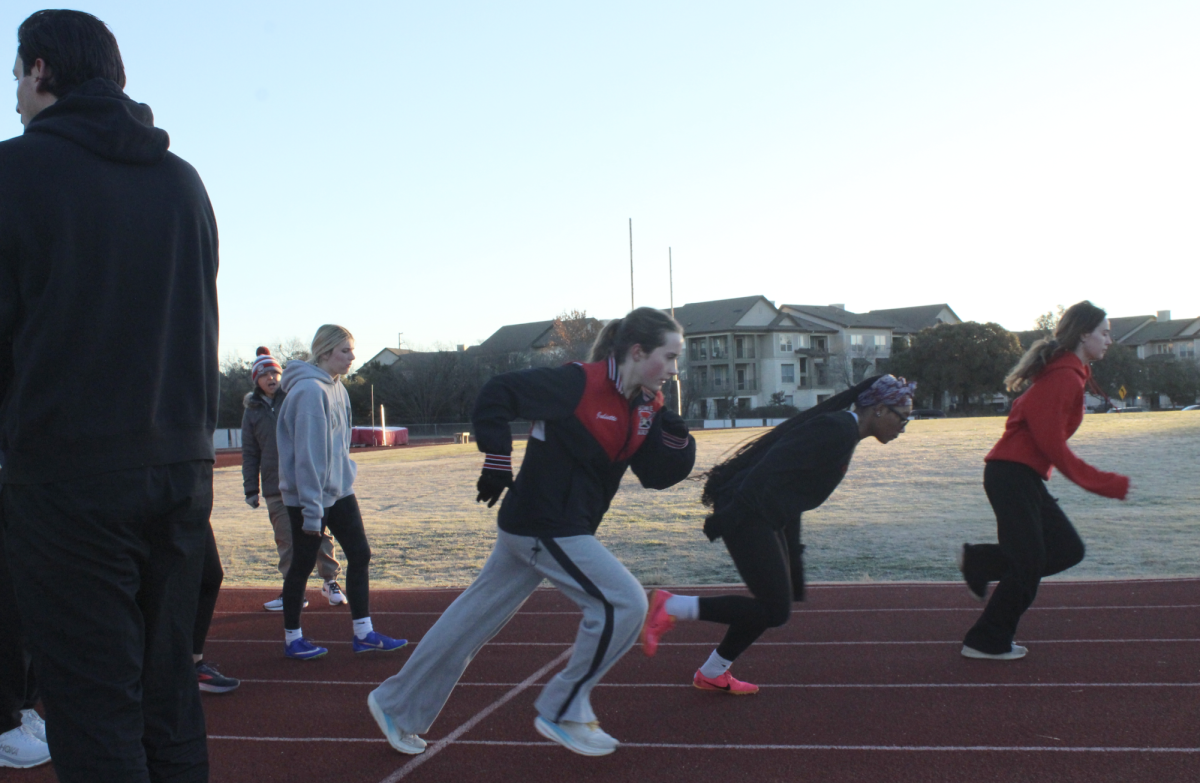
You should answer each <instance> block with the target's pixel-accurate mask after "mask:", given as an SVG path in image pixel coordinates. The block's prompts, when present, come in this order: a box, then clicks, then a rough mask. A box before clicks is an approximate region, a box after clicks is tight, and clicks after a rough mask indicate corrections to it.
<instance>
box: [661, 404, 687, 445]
mask: <svg viewBox="0 0 1200 783" xmlns="http://www.w3.org/2000/svg"><path fill="white" fill-rule="evenodd" d="M658 415H659V418H661V419H662V428H663V432H665V433H667V434H668V435H674V436H675V437H677V438H683V439H685V440H686V439H687V436H688V426H687V423H686V422H685V421H684V420H683V418H682V417H680V415H679V414H678V413H675V412H674V411H669V410H667V409H666V408H663V409H662V410H660V411H659V412H658Z"/></svg>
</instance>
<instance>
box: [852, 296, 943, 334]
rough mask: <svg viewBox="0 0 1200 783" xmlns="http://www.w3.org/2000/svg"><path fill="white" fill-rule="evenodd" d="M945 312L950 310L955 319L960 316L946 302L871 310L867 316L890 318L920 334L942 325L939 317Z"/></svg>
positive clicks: (910, 330)
mask: <svg viewBox="0 0 1200 783" xmlns="http://www.w3.org/2000/svg"><path fill="white" fill-rule="evenodd" d="M943 310H949V311H950V312H951V313H953V314H954V317H955V318H958V314H957V313H955V312H954V309H953V308H951V307H950V305H948V304H946V303H944V302H943V303H942V304H932V305H918V306H916V307H893V308H890V309H886V310H871V311H870V312H868V313H867V315H871V316H880V317H883V318H888V319H891V320H893V321H895V322H896V323H898V324H899V325H901V326H902V327H904V330H905V331H909V332H919V331H921V330H922V329H928V328H929V327H931V326H937V325H938V324H939V323H941V321H939V320H938V316H939V315H941V313H942V311H943ZM958 320H960V321H961V320H962V319H961V318H959V319H958Z"/></svg>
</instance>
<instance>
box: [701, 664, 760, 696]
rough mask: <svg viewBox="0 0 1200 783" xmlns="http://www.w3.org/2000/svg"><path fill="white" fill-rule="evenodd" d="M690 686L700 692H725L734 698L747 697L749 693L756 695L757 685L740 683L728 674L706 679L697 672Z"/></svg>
mask: <svg viewBox="0 0 1200 783" xmlns="http://www.w3.org/2000/svg"><path fill="white" fill-rule="evenodd" d="M692 685H694V686H696V687H697V688H699V689H700V690H702V691H725V692H726V693H729V694H732V695H734V696H749V695H750V694H751V693H758V686H757V685H751V684H750V683H748V682H742V681H741V680H739V679H737V678H736V677H734V676H733V675H732V674H730V673H729V672H725V673H724V674H722V675H721V676H720V677H715V678H708V677H705V676H704V675H703V674H701V673H700V671H699V670H697V671H696V676H695V677H693V678H692Z"/></svg>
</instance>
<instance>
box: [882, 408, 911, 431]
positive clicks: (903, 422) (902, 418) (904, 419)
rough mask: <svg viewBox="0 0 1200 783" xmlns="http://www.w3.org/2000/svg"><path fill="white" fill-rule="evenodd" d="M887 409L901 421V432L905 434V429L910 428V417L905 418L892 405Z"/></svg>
mask: <svg viewBox="0 0 1200 783" xmlns="http://www.w3.org/2000/svg"><path fill="white" fill-rule="evenodd" d="M887 409H888V410H889V411H891V412H892V413H894V414H896V418H897V419H899V420H900V431H901V432H904V428H905V427H907V426H908V417H907V416H905V415H904V414H903V413H901V412H900V411H898V410H896V409H895V408H893V407H892V406H891V405H888V406H887Z"/></svg>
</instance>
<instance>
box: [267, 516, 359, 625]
mask: <svg viewBox="0 0 1200 783" xmlns="http://www.w3.org/2000/svg"><path fill="white" fill-rule="evenodd" d="M287 510H288V520H289V521H290V522H291V523H292V566H291V568H289V569H288V572H287V576H286V577H284V579H283V627H284V628H285V629H292V630H295V629H296V628H299V627H300V610H301V609H302V608H303V606H302V604H303V603H304V587H305V586H306V585H307V584H308V577H309V576H310V575H311V574H312V572H313V569H314V568H316V565H317V553H318V552H319V551H320V550H321V541H322V538H321V536H318V535H312V534H310V533H307V532H305V530H304V512H303V511H302V510H301V508H300V507H299V506H288V507H287ZM325 528H329V532H330V534H332V535H333V537H334V538H335V539H337V542H338V545H339V546H341V548H342V552H343V553H345V555H346V598H347V600H349V602H350V616H351V617H353V618H354V619H355V620H361V619H362V618H364V617H370V616H371V574H370V565H371V545H370V544H368V543H367V532H366V531H365V530H363V521H362V514H361V513H360V512H359V510H358V499H357V498H356V497H354V495H347V496H346V497H344V498H342V499H341V500H339V501H338V502H336V503H334V504H333V505H332V506H330V507H329V508H327V509H325V516H324V517H322V518H321V532H322V533H324V532H325Z"/></svg>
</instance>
